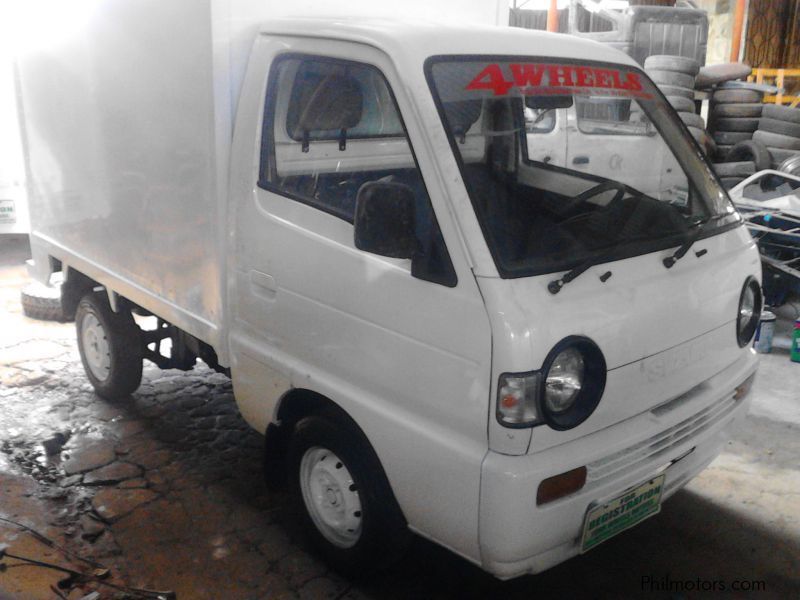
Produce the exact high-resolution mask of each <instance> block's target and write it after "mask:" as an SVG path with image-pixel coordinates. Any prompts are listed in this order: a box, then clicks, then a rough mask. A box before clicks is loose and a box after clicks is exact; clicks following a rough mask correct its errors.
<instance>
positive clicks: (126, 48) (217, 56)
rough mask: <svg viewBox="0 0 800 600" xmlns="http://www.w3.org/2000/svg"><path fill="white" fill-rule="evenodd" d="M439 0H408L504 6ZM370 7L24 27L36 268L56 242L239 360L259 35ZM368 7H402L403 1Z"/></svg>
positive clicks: (117, 16)
mask: <svg viewBox="0 0 800 600" xmlns="http://www.w3.org/2000/svg"><path fill="white" fill-rule="evenodd" d="M426 4H429V3H425V2H406V3H405V4H404V5H403V7H402V8H401V9H400V12H403V13H404V14H405V15H406V16H408V15H410V14H424V15H427V16H439V17H441V16H443V15H445V14H447V13H451V14H452V18H453V19H457V20H471V21H483V22H491V23H495V22H497V21H498V19H499V20H502V19H503V18H505V15H507V6H505V5H504V3H503V2H500V1H498V2H486V1H485V0H463V1H460V2H459V1H455V0H454V1H452V2H441V3H438V4H437V5H436V6H435V7H431V6H426ZM358 8H359V7H358V6H355V7H354V4H353V3H347V5H346V6H342V5H341V4H340V3H337V2H334V1H333V0H299V1H294V2H289V1H287V2H284V1H280V0H262V1H260V2H258V1H255V0H212V1H211V2H196V1H195V0H171V1H170V2H163V1H159V0H140V1H135V2H132V1H126V0H106V1H100V0H98V1H96V2H87V3H81V4H79V5H78V6H76V7H75V8H74V10H73V11H72V12H70V19H69V22H65V23H64V26H63V28H56V27H52V26H51V27H46V28H45V31H46V32H47V34H46V35H43V36H40V39H37V40H35V42H31V43H26V48H25V51H24V52H23V53H22V54H21V55H20V56H19V57H18V74H19V80H18V88H19V89H18V92H19V95H20V99H21V102H22V104H23V106H24V123H25V125H24V131H23V134H24V138H25V153H26V159H27V164H28V166H29V176H30V182H29V189H30V192H31V199H30V203H31V214H32V215H33V218H32V228H31V230H32V234H31V241H32V247H33V255H34V261H35V264H36V266H35V269H36V272H35V274H36V275H37V277H38V278H39V279H42V280H44V279H46V277H47V275H48V274H49V271H50V265H49V260H48V256H54V257H58V258H59V259H61V260H62V261H63V262H64V263H66V265H67V266H70V267H73V268H75V269H77V270H78V271H80V272H82V273H84V274H86V275H87V276H89V277H92V278H93V279H95V280H96V281H98V282H100V283H102V284H105V285H107V286H108V287H109V289H112V290H113V291H114V292H116V293H119V294H120V295H122V296H124V297H126V298H128V299H130V300H131V301H133V302H135V303H136V304H138V305H140V306H142V307H144V308H146V309H148V310H151V311H152V312H154V313H156V314H158V315H159V316H160V317H162V318H164V319H166V320H168V321H170V322H171V323H173V324H174V325H176V326H177V327H179V328H180V329H183V330H184V331H186V332H188V333H190V334H192V335H194V336H196V337H198V338H200V339H201V340H203V341H206V342H207V343H209V344H210V345H211V346H213V347H214V348H215V349H216V350H217V352H218V354H219V356H220V361H221V362H222V363H223V364H227V362H228V361H227V348H226V337H225V318H226V313H225V265H224V263H225V256H226V239H227V235H226V227H227V225H226V222H227V221H226V204H227V191H228V179H227V177H228V176H227V174H228V167H229V164H228V163H229V154H230V144H231V139H232V127H233V118H234V114H235V111H236V104H237V100H238V97H239V91H240V88H241V83H242V78H243V76H244V71H245V68H246V66H247V60H248V57H249V53H250V50H251V46H252V42H253V40H254V39H255V36H256V34H257V32H258V30H259V27H260V25H261V24H262V23H263V22H264V21H265V20H266V19H268V18H271V17H275V16H285V15H289V14H313V13H324V14H334V13H336V12H337V11H344V10H346V11H347V12H348V13H350V14H353V12H354V10H355V9H358ZM361 8H362V9H363V10H362V11H361V12H369V13H373V14H381V13H391V14H395V15H396V14H397V13H398V8H397V7H396V6H395V5H394V4H393V3H390V2H377V3H375V2H364V3H362V7H361ZM81 11H83V12H81ZM62 12H63V11H62ZM76 13H77V14H76ZM41 18H43V19H46V18H47V17H46V16H42V17H41Z"/></svg>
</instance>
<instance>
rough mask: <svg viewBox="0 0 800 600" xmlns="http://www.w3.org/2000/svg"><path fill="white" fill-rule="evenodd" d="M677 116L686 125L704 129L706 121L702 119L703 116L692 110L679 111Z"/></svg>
mask: <svg viewBox="0 0 800 600" xmlns="http://www.w3.org/2000/svg"><path fill="white" fill-rule="evenodd" d="M678 116H679V117H680V118H681V121H683V122H684V123H686V126H687V127H696V128H697V129H705V127H706V122H705V121H703V117H701V116H700V115H696V114H694V113H693V112H679V113H678Z"/></svg>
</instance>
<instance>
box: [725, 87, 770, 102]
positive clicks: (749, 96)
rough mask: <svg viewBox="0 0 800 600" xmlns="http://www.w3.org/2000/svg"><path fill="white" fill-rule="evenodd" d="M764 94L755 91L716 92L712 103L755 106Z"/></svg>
mask: <svg viewBox="0 0 800 600" xmlns="http://www.w3.org/2000/svg"><path fill="white" fill-rule="evenodd" d="M763 97H764V94H762V93H761V92H757V91H756V90H742V89H730V90H717V91H716V92H714V97H713V98H714V102H715V103H717V104H757V103H760V102H761V100H762V98H763Z"/></svg>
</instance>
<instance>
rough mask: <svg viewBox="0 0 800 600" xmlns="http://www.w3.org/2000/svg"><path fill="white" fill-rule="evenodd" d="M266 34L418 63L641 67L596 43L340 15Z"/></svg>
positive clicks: (270, 26)
mask: <svg viewBox="0 0 800 600" xmlns="http://www.w3.org/2000/svg"><path fill="white" fill-rule="evenodd" d="M261 33H262V34H267V35H282V36H286V35H288V36H299V37H314V38H326V39H332V40H341V41H349V42H357V43H362V44H367V45H369V46H373V47H375V48H378V49H379V50H382V51H384V52H385V53H386V54H388V55H389V56H390V57H393V58H397V57H399V56H405V57H407V58H408V59H411V60H413V61H415V62H418V63H422V62H424V61H425V60H426V59H427V58H428V57H430V56H438V55H454V54H455V55H495V56H501V55H503V56H504V55H508V56H541V57H549V58H566V59H573V60H581V59H584V60H591V61H597V62H609V63H620V64H625V65H634V66H637V63H636V62H635V61H634V60H633V59H632V58H631V57H630V56H628V55H627V54H624V53H623V52H620V51H619V50H615V49H614V48H611V47H610V46H607V45H604V44H600V43H598V42H595V41H592V40H587V39H583V38H579V37H575V36H571V35H563V34H558V33H547V32H544V31H532V30H529V29H521V28H517V27H502V26H492V25H476V24H466V23H464V24H461V23H456V24H451V23H441V22H434V21H422V20H420V21H412V20H394V19H392V20H389V19H377V18H363V17H342V16H335V17H329V18H323V17H296V18H282V19H271V20H269V21H267V22H265V23H264V25H263V26H262V28H261Z"/></svg>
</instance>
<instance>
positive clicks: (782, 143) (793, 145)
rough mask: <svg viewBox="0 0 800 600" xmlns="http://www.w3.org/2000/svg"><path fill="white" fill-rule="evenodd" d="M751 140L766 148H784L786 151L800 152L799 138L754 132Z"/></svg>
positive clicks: (767, 132) (766, 132)
mask: <svg viewBox="0 0 800 600" xmlns="http://www.w3.org/2000/svg"><path fill="white" fill-rule="evenodd" d="M753 139H754V140H756V141H758V142H761V143H762V144H764V145H765V146H767V147H768V148H785V149H786V150H800V138H797V137H792V136H790V135H781V134H780V133H771V132H769V131H756V132H755V133H754V134H753Z"/></svg>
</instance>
